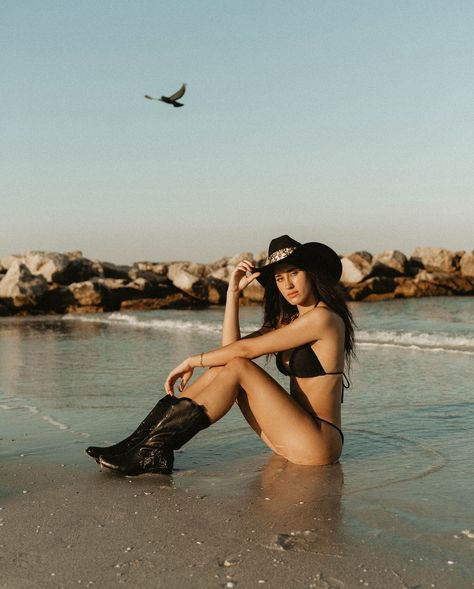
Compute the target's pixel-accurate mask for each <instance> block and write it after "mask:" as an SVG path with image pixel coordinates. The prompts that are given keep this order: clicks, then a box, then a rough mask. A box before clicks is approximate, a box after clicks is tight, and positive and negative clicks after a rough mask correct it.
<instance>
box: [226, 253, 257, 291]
mask: <svg viewBox="0 0 474 589" xmlns="http://www.w3.org/2000/svg"><path fill="white" fill-rule="evenodd" d="M248 273H249V274H250V276H247V274H248ZM259 276H260V272H255V266H254V264H252V262H249V261H248V260H242V261H241V262H239V263H238V264H237V266H236V267H235V269H234V271H233V272H232V274H231V275H230V278H229V290H230V291H231V292H240V291H241V290H244V288H246V287H247V286H248V285H249V284H250V283H251V282H253V281H254V280H255V278H258V277H259Z"/></svg>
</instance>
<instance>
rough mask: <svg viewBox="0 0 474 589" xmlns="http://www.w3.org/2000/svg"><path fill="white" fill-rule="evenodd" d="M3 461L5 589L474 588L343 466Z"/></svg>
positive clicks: (262, 459) (269, 460)
mask: <svg viewBox="0 0 474 589" xmlns="http://www.w3.org/2000/svg"><path fill="white" fill-rule="evenodd" d="M4 441H5V442H6V443H7V445H8V444H9V445H10V446H11V445H12V444H14V442H11V441H8V440H4ZM40 460H41V462H40ZM178 462H179V456H178ZM1 471H2V477H1V479H2V490H1V499H0V507H1V508H2V509H1V511H0V518H1V521H0V524H1V526H0V538H1V540H0V544H1V561H0V566H1V571H2V572H1V577H0V587H5V588H12V589H16V588H18V589H20V588H22V589H23V588H28V587H35V588H37V587H57V588H60V587H65V588H67V587H73V586H74V587H75V586H87V587H92V586H96V587H101V588H102V587H104V588H108V587H117V586H119V585H122V584H123V585H127V586H133V587H144V588H147V587H150V588H151V587H153V588H157V587H158V588H160V587H166V588H171V589H173V588H181V587H191V588H194V587H196V588H202V587H205V588H207V587H229V588H231V587H238V588H246V587H264V588H265V587H267V588H268V587H272V588H279V589H280V588H282V587H314V588H317V589H332V588H334V589H340V588H345V587H347V588H353V587H375V588H384V589H390V588H392V587H393V588H397V589H400V588H403V589H408V588H415V587H416V588H424V587H430V588H431V587H440V588H447V587H456V588H462V587H472V586H473V583H472V578H471V577H470V575H469V574H468V572H467V571H462V570H459V568H456V567H453V566H450V565H449V564H448V563H447V562H446V560H445V559H444V558H443V559H442V560H441V559H440V558H439V555H438V556H437V555H436V554H434V555H433V556H432V557H430V556H429V555H428V556H427V554H426V551H424V552H423V553H422V554H423V556H422V557H421V556H420V554H421V552H420V554H417V553H416V550H415V551H414V552H410V553H405V554H404V553H403V551H398V552H397V550H396V546H395V545H394V546H393V547H392V548H393V549H392V548H391V547H390V545H391V541H390V534H391V526H394V525H396V522H395V521H394V520H393V519H390V518H388V519H383V518H382V519H381V518H380V517H379V516H377V515H376V513H377V512H376V511H374V518H375V519H377V518H379V519H378V520H377V521H376V522H375V524H374V525H373V526H372V527H371V528H370V530H367V529H364V527H363V526H360V525H359V524H358V523H357V506H356V505H354V504H349V503H348V501H347V499H346V498H345V496H344V477H343V468H342V466H341V465H335V466H331V467H321V468H316V469H315V468H308V467H298V466H294V465H291V464H289V463H287V462H286V461H284V460H282V459H280V458H278V457H276V456H273V455H272V454H270V453H266V454H262V455H260V456H256V457H253V458H250V459H248V460H246V461H245V462H244V461H240V462H234V464H232V465H229V466H226V467H223V466H221V465H219V466H212V465H207V466H204V467H203V468H200V469H197V470H189V469H188V470H179V468H178V470H177V471H176V472H175V473H174V474H173V476H172V477H167V476H162V475H145V476H142V477H136V478H123V477H118V476H116V475H114V474H113V473H111V472H109V471H106V470H103V471H101V470H100V469H99V467H98V466H96V465H95V463H94V462H93V461H91V460H90V459H89V458H87V457H86V456H85V455H84V457H82V456H80V455H77V456H74V457H73V459H72V460H70V461H68V462H66V463H63V464H61V463H60V462H59V461H57V460H55V459H52V458H51V459H48V460H47V461H44V457H41V458H40V457H35V456H34V455H24V456H19V457H18V459H17V460H8V461H4V462H3V463H2V465H1ZM365 510H366V508H365ZM374 530H378V531H374ZM414 540H415V545H416V539H414Z"/></svg>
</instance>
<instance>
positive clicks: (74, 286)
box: [0, 247, 474, 316]
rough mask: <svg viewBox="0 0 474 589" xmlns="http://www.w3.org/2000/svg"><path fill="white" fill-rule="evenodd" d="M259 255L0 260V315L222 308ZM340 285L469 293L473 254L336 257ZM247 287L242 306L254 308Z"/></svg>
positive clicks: (383, 295)
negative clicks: (236, 279)
mask: <svg viewBox="0 0 474 589" xmlns="http://www.w3.org/2000/svg"><path fill="white" fill-rule="evenodd" d="M265 257H266V256H265V253H264V252H262V253H260V254H257V255H254V254H253V253H251V252H243V253H240V254H237V255H235V256H232V257H223V258H221V259H219V260H217V261H216V262H213V263H211V264H198V263H195V262H179V261H174V262H135V263H133V264H132V265H116V264H112V263H110V262H100V261H96V260H89V259H88V258H85V257H84V256H83V255H82V253H81V252H79V251H75V252H68V253H58V252H45V251H28V252H25V253H23V254H14V255H10V256H5V257H4V258H2V259H1V260H0V315H2V316H9V315H18V314H19V315H29V314H47V313H59V314H64V313H97V312H103V311H119V310H147V309H176V308H194V307H204V306H208V305H222V304H224V303H225V296H226V290H227V285H228V280H229V276H230V274H231V272H232V271H233V269H234V268H235V266H236V264H237V263H238V262H239V261H240V260H242V259H249V260H253V262H254V263H255V265H256V266H257V267H258V266H259V265H262V264H264V262H265ZM341 261H342V266H343V273H342V278H341V287H342V289H343V290H344V292H345V295H346V298H347V299H348V300H350V301H362V300H364V301H376V300H384V299H395V298H404V297H424V296H451V295H471V296H472V295H473V294H474V251H467V252H466V251H460V252H452V251H449V250H447V249H443V248H435V247H418V248H416V249H415V250H414V251H413V253H412V255H411V256H410V257H407V256H406V255H405V254H403V253H402V252H400V251H397V250H390V251H385V252H381V253H378V254H375V255H372V254H370V253H369V252H366V251H358V252H353V253H350V254H345V255H341ZM262 298H263V289H262V287H261V286H260V285H259V284H258V283H257V282H256V281H255V282H253V283H252V284H251V285H250V286H249V287H248V288H247V289H246V290H245V291H244V293H243V296H242V303H243V304H254V303H255V304H258V303H261V301H262Z"/></svg>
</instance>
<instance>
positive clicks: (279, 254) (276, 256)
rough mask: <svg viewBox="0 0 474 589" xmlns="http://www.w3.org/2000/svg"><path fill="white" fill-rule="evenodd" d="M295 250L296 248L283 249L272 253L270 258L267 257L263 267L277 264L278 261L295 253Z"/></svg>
mask: <svg viewBox="0 0 474 589" xmlns="http://www.w3.org/2000/svg"><path fill="white" fill-rule="evenodd" d="M295 249H296V247H283V248H282V249H280V250H276V251H274V252H273V253H272V254H271V255H270V256H268V258H267V262H266V264H265V265H267V264H273V263H275V262H279V261H280V260H284V259H285V258H287V257H288V256H289V255H290V254H292V253H293V252H294V251H295Z"/></svg>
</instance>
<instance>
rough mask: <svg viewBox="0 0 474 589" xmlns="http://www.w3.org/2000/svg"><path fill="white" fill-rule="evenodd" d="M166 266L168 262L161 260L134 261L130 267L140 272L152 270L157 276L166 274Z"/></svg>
mask: <svg viewBox="0 0 474 589" xmlns="http://www.w3.org/2000/svg"><path fill="white" fill-rule="evenodd" d="M168 266H169V264H166V263H163V262H134V263H133V266H132V268H134V269H136V270H140V271H142V272H153V274H156V275H157V276H166V275H167V274H168Z"/></svg>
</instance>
